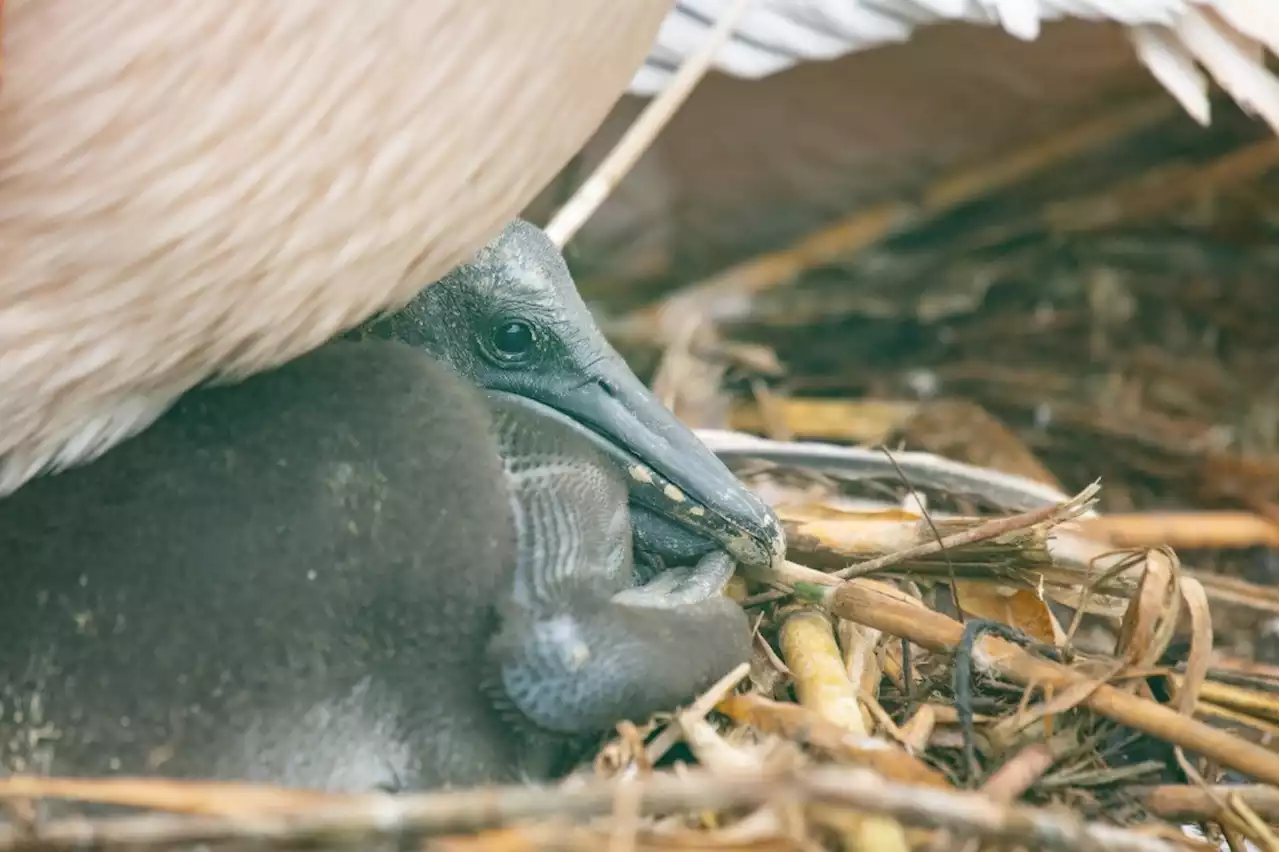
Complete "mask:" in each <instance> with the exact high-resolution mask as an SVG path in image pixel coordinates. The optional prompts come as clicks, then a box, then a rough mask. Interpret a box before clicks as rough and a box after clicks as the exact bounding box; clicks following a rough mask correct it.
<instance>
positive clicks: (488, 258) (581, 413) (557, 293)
mask: <svg viewBox="0 0 1280 852" xmlns="http://www.w3.org/2000/svg"><path fill="white" fill-rule="evenodd" d="M512 324H517V325H522V326H523V327H524V328H525V329H526V330H527V331H528V335H527V337H525V336H523V335H517V337H518V338H519V340H520V341H521V342H527V343H528V346H526V347H524V348H523V349H521V350H520V351H518V352H512V351H504V349H503V343H504V329H507V330H509V329H510V327H511V326H512ZM366 335H373V336H376V337H381V338H385V339H398V340H401V341H403V342H405V343H408V344H410V345H412V346H416V347H420V348H422V349H425V350H426V351H428V352H430V353H431V354H432V355H433V356H434V357H436V358H438V359H439V360H441V361H442V362H444V363H445V364H448V365H449V366H450V367H452V368H453V369H454V370H455V371H457V372H458V373H459V374H460V375H461V376H463V377H464V378H466V379H467V380H469V381H471V382H473V383H475V384H476V385H479V386H480V387H484V388H488V389H490V390H494V391H501V392H504V393H508V394H513V395H517V396H520V397H523V398H525V399H527V400H530V401H532V402H536V403H540V404H541V405H544V406H547V407H549V408H552V409H555V410H557V411H559V412H560V413H562V414H564V415H566V416H567V417H569V418H571V419H572V420H574V421H576V422H577V423H578V424H580V425H582V426H584V427H586V428H587V429H588V430H590V431H591V432H592V433H594V435H595V436H596V438H597V439H598V440H597V442H596V443H597V446H599V447H600V449H601V450H602V451H603V452H605V453H606V454H607V455H608V456H609V457H610V458H611V459H612V460H613V463H614V464H615V465H616V466H617V468H618V469H619V470H620V471H623V472H624V474H625V476H626V477H627V479H628V484H629V492H630V502H631V509H632V524H633V527H634V532H635V537H636V542H637V545H638V547H639V548H640V549H641V550H642V551H643V553H644V556H645V557H646V558H647V559H649V560H651V561H655V562H656V563H657V567H659V568H661V567H662V566H664V565H687V564H689V563H690V562H692V561H694V560H696V559H698V558H699V557H702V556H705V555H706V554H708V553H709V552H711V551H712V550H714V549H722V550H724V551H725V552H726V553H728V554H729V555H731V556H732V557H733V558H734V560H735V561H736V562H737V563H738V564H740V565H742V566H744V567H746V568H748V569H752V568H768V567H769V566H771V565H773V564H775V563H776V562H777V561H778V560H779V559H781V558H782V556H783V554H784V552H785V549H786V547H785V541H784V538H783V533H782V526H781V524H780V523H779V522H778V519H777V516H776V515H774V513H773V511H772V510H771V509H770V508H769V507H768V506H766V505H765V504H764V503H763V501H761V500H760V499H759V498H757V497H756V496H755V495H754V494H752V493H751V492H750V491H748V490H747V489H746V488H745V487H744V486H743V485H742V484H741V483H740V482H739V481H738V479H737V478H736V477H735V476H734V475H733V474H732V473H731V472H730V471H729V470H728V469H727V468H726V467H725V466H724V464H723V463H722V462H721V461H720V460H719V459H718V458H716V456H715V454H714V453H712V452H711V451H710V450H708V449H707V448H706V446H705V445H704V444H703V443H702V442H701V441H700V440H698V438H697V437H696V436H695V435H694V434H693V433H692V432H691V431H690V430H689V429H688V428H686V427H685V426H684V425H683V424H682V423H680V421H679V420H677V419H676V418H675V416H674V415H672V414H671V412H670V411H668V410H667V409H666V408H665V407H664V406H663V405H662V403H661V402H659V401H658V400H657V399H656V398H655V397H654V396H653V394H652V393H650V392H649V390H648V388H646V387H645V386H644V385H643V384H642V383H641V382H640V380H639V379H637V378H636V376H635V374H634V373H632V372H631V369H630V368H629V367H628V366H627V364H626V362H625V361H624V360H623V358H622V356H621V355H619V354H618V353H617V352H616V351H615V350H614V349H613V347H611V346H610V345H609V343H608V341H607V340H605V338H604V335H603V334H602V333H601V332H600V330H599V328H598V327H597V326H596V324H595V321H594V319H593V318H592V316H591V313H590V311H589V310H588V309H587V306H586V305H585V304H584V303H583V301H582V298H581V297H580V296H579V295H578V291H577V288H576V287H575V286H574V283H573V279H572V277H571V276H570V274H569V269H568V267H567V266H566V265H565V262H564V259H563V258H562V257H561V256H560V253H559V251H558V250H557V249H556V247H555V244H554V243H552V242H551V240H550V239H549V238H548V237H547V236H546V234H545V233H543V232H542V231H541V230H540V229H539V228H537V227H535V226H533V225H531V224H529V223H528V222H524V221H520V220H517V221H515V222H512V223H511V224H510V225H508V226H507V227H506V229H504V231H503V232H502V233H501V234H500V235H499V236H498V237H497V238H495V239H494V241H493V242H491V243H490V244H489V245H488V246H486V247H485V248H484V249H482V250H481V251H480V252H479V254H477V255H476V257H475V258H474V259H473V260H472V261H471V262H470V263H467V264H465V265H464V266H462V267H459V268H458V269H457V270H455V271H454V272H453V273H451V274H450V275H448V276H447V277H445V278H443V279H441V280H440V281H439V282H437V283H436V284H433V285H432V286H430V287H427V288H426V289H424V290H423V291H422V293H420V294H419V295H418V297H417V298H415V299H414V300H413V302H411V303H410V304H409V305H408V306H407V307H405V308H404V309H403V310H401V311H399V312H397V313H395V314H392V315H390V316H387V317H383V318H380V319H377V320H375V321H372V322H369V323H366V324H365V325H364V326H363V327H362V328H361V329H358V330H356V331H354V332H352V333H351V335H350V337H352V338H356V339H359V338H360V337H362V336H366ZM511 342H512V341H511V338H510V337H507V338H506V343H507V344H509V343H511ZM508 348H510V347H509V346H508ZM644 576H648V573H646V574H644Z"/></svg>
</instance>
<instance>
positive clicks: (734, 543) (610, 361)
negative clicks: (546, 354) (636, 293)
mask: <svg viewBox="0 0 1280 852" xmlns="http://www.w3.org/2000/svg"><path fill="white" fill-rule="evenodd" d="M610 354H611V357H605V358H602V359H601V360H599V361H597V362H596V363H595V364H594V365H592V368H591V379H590V380H589V381H587V382H584V383H581V384H578V385H576V386H574V387H571V388H569V389H568V390H562V389H558V388H557V389H553V390H546V391H542V390H540V391H539V393H537V394H536V397H537V401H539V402H541V403H543V404H545V405H547V406H550V407H552V408H555V409H557V410H559V411H560V412H562V413H564V414H566V415H568V416H569V417H572V418H573V419H574V420H576V421H578V422H579V423H580V424H582V425H583V426H585V427H587V428H589V429H590V430H591V431H592V432H594V433H595V434H596V435H598V436H599V437H600V438H602V439H604V441H603V443H601V442H597V443H598V444H599V445H600V446H601V447H602V448H603V449H605V450H606V452H608V453H609V454H610V456H611V457H612V458H613V459H614V460H615V461H616V462H617V463H618V464H619V465H620V466H622V467H623V468H624V469H625V470H626V471H627V474H628V477H629V479H630V499H631V502H632V503H633V504H636V505H639V506H642V507H644V508H646V509H649V510H650V511H652V512H653V513H654V514H656V515H659V516H660V517H662V518H665V519H669V520H671V521H674V522H675V523H676V524H678V525H679V526H681V527H683V528H685V529H687V530H689V531H690V532H693V533H695V534H697V535H698V536H700V537H705V538H707V539H709V540H711V541H713V542H715V543H717V544H718V545H719V546H720V547H721V548H723V549H724V551H725V552H726V553H728V554H729V555H730V556H732V557H733V558H734V559H735V561H737V562H738V563H739V564H740V565H743V566H744V567H748V568H769V567H772V566H774V565H776V564H777V563H778V562H779V561H780V560H781V559H782V558H783V556H784V554H785V551H786V539H785V537H784V535H783V532H782V525H781V523H780V522H779V521H778V517H777V516H776V515H775V514H774V513H773V510H772V509H770V508H769V507H768V506H767V505H765V504H764V502H763V501H761V500H760V499H759V498H758V497H756V496H755V495H754V494H752V493H751V492H750V491H748V490H747V489H746V487H745V486H744V485H743V484H742V483H741V482H740V481H738V478H737V477H735V476H734V475H733V474H732V473H731V472H730V471H729V469H728V468H727V467H725V466H724V464H723V463H722V462H721V461H720V459H718V458H716V456H715V454H713V453H712V452H711V450H709V449H707V447H706V445H705V444H703V443H702V442H701V441H700V440H698V438H697V436H695V435H694V434H693V432H691V431H690V430H689V429H688V428H687V427H686V426H685V425H684V424H682V423H681V422H680V421H679V420H677V419H676V417H675V415H673V414H672V413H671V412H670V411H668V410H667V408H666V407H665V406H663V405H662V403H661V402H659V401H658V399H657V398H656V397H655V396H654V395H653V394H652V393H650V392H649V389H648V388H646V387H645V386H644V385H643V384H641V383H640V380H639V379H637V378H636V377H635V375H634V374H633V373H632V372H631V370H630V369H629V368H628V367H627V365H626V363H625V362H624V361H623V360H622V358H621V356H618V355H617V354H615V353H610Z"/></svg>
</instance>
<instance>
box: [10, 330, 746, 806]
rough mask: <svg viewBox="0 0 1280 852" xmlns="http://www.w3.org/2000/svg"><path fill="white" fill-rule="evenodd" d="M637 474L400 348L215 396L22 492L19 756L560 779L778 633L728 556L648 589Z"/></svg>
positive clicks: (360, 776) (83, 763)
mask: <svg viewBox="0 0 1280 852" xmlns="http://www.w3.org/2000/svg"><path fill="white" fill-rule="evenodd" d="M627 489H628V482H627V480H625V479H624V478H623V477H622V476H621V475H620V474H619V472H618V469H617V467H616V465H615V464H614V463H613V462H612V461H611V460H609V459H608V457H607V455H605V454H603V453H602V452H601V450H599V449H598V447H597V445H596V439H595V438H594V437H593V433H590V432H587V431H585V430H583V429H582V427H580V426H579V425H577V424H576V423H575V422H574V421H572V420H571V419H569V418H567V417H564V416H563V415H559V414H557V413H556V412H554V411H552V410H549V409H545V408H543V407H541V406H540V405H539V404H537V403H533V402H531V401H529V400H526V399H523V398H520V397H514V396H511V395H505V394H501V393H497V394H489V395H487V396H486V395H483V394H481V393H480V392H479V391H478V390H476V389H475V388H474V387H472V386H469V385H468V384H467V383H465V382H464V381H462V380H460V379H459V378H458V377H457V376H456V375H454V374H453V373H452V372H450V371H449V370H447V369H445V368H444V367H443V366H442V365H440V364H438V363H437V362H435V361H433V360H432V359H431V358H429V357H426V356H425V355H424V354H423V353H421V352H419V351H415V350H414V349H411V348H409V347H407V346H404V345H401V344H398V343H385V342H377V341H367V342H362V343H345V342H340V343H334V344H331V345H329V346H326V347H323V348H322V349H320V350H318V351H317V352H314V353H312V354H310V355H308V356H305V357H303V358H301V359H298V360H297V361H295V362H293V363H291V364H289V365H287V366H285V367H283V368H281V369H279V370H276V371H274V372H271V373H267V374H263V375H259V376H255V377H253V378H251V379H249V380H247V381H245V382H243V383H241V384H239V385H235V386H230V387H221V388H207V389H202V390H197V391H194V392H192V393H190V394H188V395H187V396H186V397H184V398H183V399H182V400H181V401H180V402H179V403H178V404H177V405H176V406H175V407H174V408H173V409H172V410H171V411H170V412H169V413H168V414H166V415H165V416H164V417H163V418H161V419H160V420H159V421H158V422H157V423H156V424H155V425H154V426H153V427H151V428H150V429H148V430H146V431H145V432H144V433H142V434H141V435H140V436H138V437H135V438H133V439H131V440H129V441H127V442H125V443H123V444H121V445H120V446H119V447H117V448H115V449H113V450H112V451H111V452H109V453H107V454H106V455H105V456H103V457H102V458H101V459H99V460H98V461H96V462H94V463H92V464H90V465H87V466H84V467H81V468H77V469H74V470H70V471H67V472H65V473H62V474H59V475H57V476H51V477H46V478H43V479H39V480H36V481H34V482H33V483H31V484H30V485H28V486H27V487H25V488H23V489H22V490H21V491H19V492H17V493H16V494H14V495H13V496H11V497H9V498H6V500H4V501H3V502H0V561H2V562H3V564H4V566H5V571H4V579H5V586H4V594H3V596H0V775H3V774H5V773H19V772H22V773H30V772H36V773H49V774H60V775H90V776H96V775H115V774H123V775H164V776H169V777H178V778H191V777H197V778H214V779H235V780H253V781H265V782H273V783H281V784H287V785H296V786H306V787H317V788H325V789H338V790H368V789H371V788H395V789H401V788H407V789H420V788H425V787H435V786H440V785H449V784H454V785H462V784H474V783H481V782H491V781H507V780H515V779H516V778H517V777H519V776H521V775H525V776H531V777H534V778H539V777H547V776H549V775H553V774H555V773H556V772H557V771H560V770H561V769H563V768H564V766H563V758H565V757H566V756H568V755H569V754H571V753H572V749H571V748H570V746H573V745H574V744H576V743H577V742H579V738H580V737H583V736H588V735H594V734H598V733H599V732H602V731H604V730H606V729H607V728H608V727H609V726H611V725H612V724H613V723H614V722H615V721H617V720H619V719H634V720H640V719H643V718H646V717H647V716H649V715H650V714H651V713H652V712H654V711H657V710H662V709H667V708H670V707H672V706H674V705H676V704H678V703H681V702H683V701H687V700H688V699H689V698H690V697H692V696H693V695H694V694H696V693H697V692H698V691H699V690H701V689H703V688H705V687H706V686H708V685H709V684H710V683H711V682H712V681H713V680H714V679H715V678H717V677H719V676H720V675H722V674H723V673H725V672H726V671H728V670H729V669H730V668H732V667H733V666H734V665H736V664H737V663H739V662H741V661H743V660H745V659H746V658H747V655H748V651H749V630H748V626H747V621H746V618H745V615H744V614H743V613H742V611H741V610H740V609H739V608H738V607H737V606H736V605H735V604H733V603H732V602H731V601H729V600H727V599H725V598H724V597H723V596H721V595H720V594H719V592H720V591H721V589H722V587H723V584H724V582H725V580H726V579H727V578H728V576H729V573H730V571H731V570H732V565H731V563H730V561H729V560H728V558H727V557H726V556H725V555H724V554H722V553H713V554H710V555H708V556H706V557H704V558H703V559H702V560H701V561H699V562H698V563H697V565H696V566H695V567H694V568H693V569H690V570H685V571H676V572H668V573H666V574H664V575H663V576H662V577H660V578H659V580H658V581H657V582H655V584H653V585H652V586H649V587H636V586H634V584H633V582H632V577H631V564H630V561H631V550H630V541H631V538H632V532H631V529H630V527H629V523H628V521H629V513H628V511H627V509H626V504H627ZM567 749H568V750H567ZM2 821H3V820H0V822H2Z"/></svg>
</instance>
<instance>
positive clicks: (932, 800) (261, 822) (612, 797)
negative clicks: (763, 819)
mask: <svg viewBox="0 0 1280 852" xmlns="http://www.w3.org/2000/svg"><path fill="white" fill-rule="evenodd" d="M29 781H30V782H31V783H28V784H27V785H25V786H27V787H34V786H38V783H37V782H38V781H39V779H29ZM84 783H88V782H84ZM170 783H174V784H180V783H181V782H170ZM623 787H625V788H626V789H627V793H626V795H628V796H634V799H633V801H634V802H635V807H636V813H637V814H639V815H641V816H645V815H651V814H656V813H671V812H689V811H697V810H715V811H718V810H725V809H728V808H741V807H744V806H752V805H762V804H766V803H785V802H796V803H804V804H825V805H832V806H844V807H849V808H856V809H858V810H861V811H866V812H871V813H880V814H885V815H888V816H892V817H894V818H895V819H897V820H899V821H901V822H903V823H905V824H909V825H913V826H919V827H922V828H946V829H950V830H953V831H956V832H957V833H963V834H966V835H968V836H974V837H981V838H984V839H986V840H988V841H991V842H996V843H1006V844H1024V845H1029V846H1034V847H1038V848H1040V849H1044V850H1063V852H1174V850H1175V848H1176V847H1175V846H1173V845H1171V844H1170V843H1167V842H1165V841H1163V840H1160V839H1157V838H1153V837H1148V836H1145V835H1142V834H1138V833H1137V832H1133V831H1129V830H1126V829H1122V828H1116V827H1113V826H1110V825H1103V824H1099V823H1090V822H1086V821H1084V820H1081V819H1079V818H1077V817H1075V816H1073V815H1069V814H1063V813H1060V812H1052V811H1045V810H1040V809H1036V808H1029V807H1019V806H1008V805H1001V804H999V803H997V802H993V801H991V799H990V798H988V797H987V796H984V795H982V794H979V793H962V792H951V791H946V790H939V789H936V788H925V787H915V786H907V785H903V784H895V783H893V782H891V781H887V780H886V779H885V778H884V777H883V776H881V775H878V774H876V773H874V772H871V771H869V770H866V769H848V768H836V767H816V768H810V769H805V770H801V771H799V772H793V773H778V774H773V773H750V774H748V775H745V776H742V775H723V774H715V773H710V772H702V771H693V772H688V773H685V774H683V775H674V774H661V775H653V776H648V777H641V778H632V779H626V780H615V781H603V782H600V783H597V784H594V785H592V786H590V787H581V788H575V789H564V788H557V787H539V786H512V787H491V788H487V789H481V790H471V791H459V792H442V793H428V794H423V795H414V796H385V797H372V796H354V797H352V798H351V799H350V800H349V801H342V800H341V799H342V798H343V797H333V798H334V799H335V800H336V801H330V802H328V803H326V804H324V805H323V806H320V807H317V808H314V809H308V810H307V811H305V812H302V811H289V812H285V813H280V814H277V815H274V816H269V815H266V814H263V813H262V812H256V813H252V812H251V813H248V814H245V815H244V816H241V817H238V818H214V817H204V816H197V817H190V816H175V815H167V814H160V815H146V816H130V817H116V818H106V819H98V820H84V819H74V820H59V821H55V822H49V823H46V824H44V825H42V826H41V827H40V829H39V832H38V835H37V836H34V837H33V836H30V835H25V834H22V833H20V832H19V831H18V830H17V829H14V828H11V827H6V826H0V852H68V851H69V850H72V849H74V850H77V852H87V850H98V852H108V851H109V850H122V849H126V848H127V849H129V850H130V852H144V850H161V849H167V848H171V847H173V846H178V845H183V844H187V845H192V844H199V843H208V844H222V843H230V842H235V841H242V842H243V841H253V842H256V843H258V844H263V845H271V846H272V847H273V848H280V847H282V846H284V845H285V844H295V845H297V846H300V847H301V846H309V847H315V846H322V847H328V848H361V847H367V846H368V845H369V844H370V843H371V842H372V841H374V840H376V839H379V838H391V837H405V836H425V835H441V834H458V833H463V832H475V831H480V830H483V829H489V828H495V827H499V826H504V825H511V824H514V823H516V822H520V821H525V820H533V819H545V818H548V817H553V816H554V817H559V818H562V819H568V820H578V821H580V820H585V819H590V818H594V817H601V816H607V815H608V814H610V813H612V812H613V810H614V808H615V806H616V803H617V800H618V796H619V795H620V792H621V790H622V788H623Z"/></svg>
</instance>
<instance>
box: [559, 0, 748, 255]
mask: <svg viewBox="0 0 1280 852" xmlns="http://www.w3.org/2000/svg"><path fill="white" fill-rule="evenodd" d="M750 3H751V0H734V2H733V3H731V4H730V5H729V8H727V9H725V10H724V12H723V13H721V15H720V20H718V21H717V22H716V25H715V27H714V28H713V29H712V30H711V32H710V33H708V34H707V37H706V39H705V40H703V42H702V45H701V46H700V47H699V48H698V50H697V51H696V52H695V53H694V54H692V55H691V56H690V57H689V58H688V59H686V60H685V61H684V63H683V64H682V65H681V66H680V70H679V71H677V72H676V74H675V76H674V77H673V78H672V79H671V82H670V83H668V84H667V87H666V88H665V89H663V91H662V93H661V94H660V95H658V96H657V97H656V98H654V99H653V100H652V101H650V102H649V105H648V106H647V107H645V109H644V112H642V113H640V116H639V117H638V118H637V119H636V120H635V121H634V122H633V123H632V124H631V126H630V127H629V128H627V132H626V133H625V134H624V135H623V137H622V138H621V139H620V140H618V144H616V145H614V146H613V150H612V151H610V152H609V155H608V156H607V157H605V158H604V161H603V162H601V163H600V165H598V166H596V169H595V171H594V172H592V173H591V177H589V178H587V181H586V183H584V184H583V185H582V186H580V187H578V191H577V192H575V193H574V194H573V197H572V198H570V199H569V201H568V203H567V204H565V205H564V206H563V207H561V208H560V210H559V211H558V212H557V213H556V215H555V216H553V217H552V219H551V222H550V223H549V224H548V225H547V227H546V232H547V236H548V237H550V238H551V240H552V242H554V243H555V244H556V245H557V246H559V247H561V248H563V247H564V246H565V245H567V244H568V242H569V240H571V239H573V235H574V234H576V233H578V229H579V228H581V227H582V226H583V224H585V223H586V221H587V220H588V219H590V218H591V214H592V213H595V211H596V209H597V208H598V207H599V206H600V205H601V204H603V203H604V200H605V199H606V198H608V197H609V193H611V192H613V189H614V187H616V186H617V185H618V182H619V181H621V180H622V178H623V177H625V176H626V174H627V172H629V171H631V168H632V167H633V166H634V165H635V164H636V162H637V161H638V160H639V159H640V155H642V154H643V153H644V152H645V151H646V150H648V148H649V146H650V145H651V144H653V140H654V139H656V138H657V136H658V134H659V133H661V132H662V128H664V127H666V126H667V122H668V121H670V120H671V117H672V116H673V115H675V114H676V110H678V109H679V108H680V106H681V104H683V103H684V102H685V100H686V99H688V97H689V95H690V93H691V92H693V88H694V86H696V85H697V84H698V81H699V80H701V79H702V77H703V75H705V74H706V73H707V69H708V68H710V67H711V62H712V60H713V59H715V54H716V51H717V50H719V49H720V45H721V44H723V43H724V41H725V39H727V38H728V37H729V35H730V34H731V33H732V32H733V27H734V25H735V24H736V23H737V22H738V19H739V18H741V17H742V13H743V12H745V11H746V10H747V7H748V6H749V5H750Z"/></svg>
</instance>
